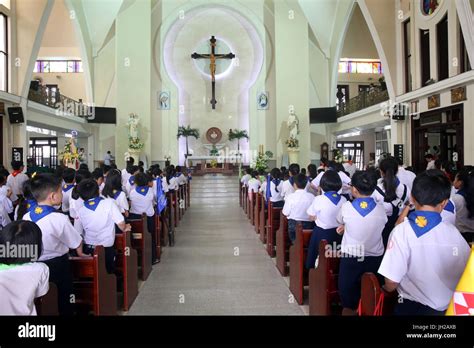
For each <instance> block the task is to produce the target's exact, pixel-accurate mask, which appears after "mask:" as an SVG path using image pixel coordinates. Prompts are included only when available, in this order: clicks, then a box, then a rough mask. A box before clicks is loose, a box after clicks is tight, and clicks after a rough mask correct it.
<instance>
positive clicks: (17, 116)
mask: <svg viewBox="0 0 474 348" xmlns="http://www.w3.org/2000/svg"><path fill="white" fill-rule="evenodd" d="M7 110H8V116H9V117H10V123H11V124H15V123H23V122H25V118H24V117H23V109H22V108H21V106H15V107H12V108H8V109H7Z"/></svg>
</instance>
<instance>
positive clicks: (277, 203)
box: [272, 201, 285, 208]
mask: <svg viewBox="0 0 474 348" xmlns="http://www.w3.org/2000/svg"><path fill="white" fill-rule="evenodd" d="M284 205H285V201H278V202H272V206H273V208H283V206H284Z"/></svg>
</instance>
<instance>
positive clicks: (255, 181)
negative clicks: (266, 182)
mask: <svg viewBox="0 0 474 348" xmlns="http://www.w3.org/2000/svg"><path fill="white" fill-rule="evenodd" d="M247 186H248V187H249V190H248V195H249V198H250V199H251V198H252V193H254V192H255V193H257V192H258V189H259V188H260V180H259V175H258V172H257V171H256V170H254V171H253V172H252V178H251V179H250V180H249V181H248V183H247Z"/></svg>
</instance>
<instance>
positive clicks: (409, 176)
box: [397, 159, 416, 191]
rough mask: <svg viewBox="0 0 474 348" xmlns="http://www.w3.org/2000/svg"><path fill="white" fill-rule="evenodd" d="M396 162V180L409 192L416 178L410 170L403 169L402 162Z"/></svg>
mask: <svg viewBox="0 0 474 348" xmlns="http://www.w3.org/2000/svg"><path fill="white" fill-rule="evenodd" d="M397 161H398V172H397V178H398V180H400V182H401V183H402V184H404V185H406V186H407V187H408V189H409V190H410V191H411V189H412V187H413V181H414V180H415V178H416V174H415V173H413V172H412V171H410V170H406V169H405V168H403V162H402V161H401V160H400V159H397Z"/></svg>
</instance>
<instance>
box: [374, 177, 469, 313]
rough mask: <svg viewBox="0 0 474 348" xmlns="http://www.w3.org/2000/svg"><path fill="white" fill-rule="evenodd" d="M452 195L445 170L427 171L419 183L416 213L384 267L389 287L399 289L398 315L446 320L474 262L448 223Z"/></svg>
mask: <svg viewBox="0 0 474 348" xmlns="http://www.w3.org/2000/svg"><path fill="white" fill-rule="evenodd" d="M450 192H451V185H450V183H449V180H448V179H447V178H446V177H445V176H444V175H443V174H440V172H439V171H427V172H424V173H422V174H420V175H418V176H417V178H416V179H415V181H414V182H413V191H412V192H411V200H412V202H413V203H414V205H415V209H416V210H415V211H414V212H413V213H411V214H410V215H409V216H408V218H406V219H405V221H404V222H403V223H401V224H399V225H398V226H396V227H395V228H394V230H393V231H392V234H391V235H390V239H389V243H388V246H387V251H386V252H385V256H384V258H383V261H382V264H381V265H380V268H379V271H378V272H379V273H380V274H381V275H383V276H384V277H385V285H384V288H385V290H386V291H388V292H392V291H395V290H397V292H398V294H399V295H400V298H401V301H398V302H397V305H396V307H395V314H397V315H444V311H445V310H446V308H447V307H448V304H449V301H450V300H451V298H452V296H453V293H454V290H455V289H456V285H457V283H458V281H459V279H460V277H461V275H462V273H463V271H464V269H465V267H466V263H467V260H468V258H469V253H470V250H469V245H468V244H467V243H466V241H465V240H464V239H463V237H462V236H461V234H460V233H459V231H458V230H457V229H456V228H455V227H454V226H453V225H451V224H448V223H446V222H443V221H442V218H441V216H440V213H441V211H442V210H443V208H444V206H445V205H446V204H447V202H448V199H449V195H450Z"/></svg>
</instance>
